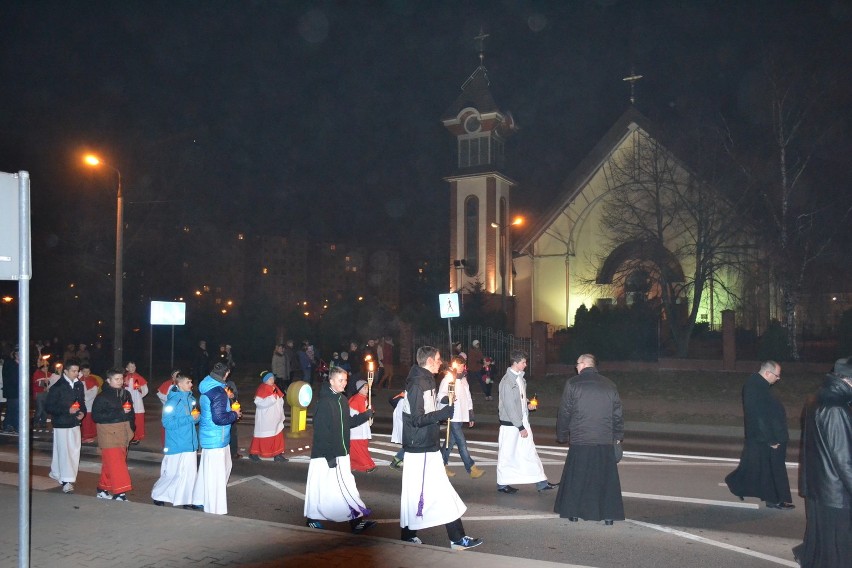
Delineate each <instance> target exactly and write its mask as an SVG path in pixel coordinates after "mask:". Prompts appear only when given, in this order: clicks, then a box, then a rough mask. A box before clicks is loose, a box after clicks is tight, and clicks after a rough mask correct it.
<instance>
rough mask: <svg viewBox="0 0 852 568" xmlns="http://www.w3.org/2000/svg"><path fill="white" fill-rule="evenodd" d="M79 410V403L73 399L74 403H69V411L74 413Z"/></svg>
mask: <svg viewBox="0 0 852 568" xmlns="http://www.w3.org/2000/svg"><path fill="white" fill-rule="evenodd" d="M79 410H80V403H79V402H77V401H76V400H75V401H74V404H72V405H71V412H74V413H75V414H76V413H77V412H78V411H79Z"/></svg>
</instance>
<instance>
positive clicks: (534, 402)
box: [530, 395, 538, 410]
mask: <svg viewBox="0 0 852 568" xmlns="http://www.w3.org/2000/svg"><path fill="white" fill-rule="evenodd" d="M530 406H532V408H531V409H530V410H538V397H537V396H536V395H533V397H532V398H531V399H530Z"/></svg>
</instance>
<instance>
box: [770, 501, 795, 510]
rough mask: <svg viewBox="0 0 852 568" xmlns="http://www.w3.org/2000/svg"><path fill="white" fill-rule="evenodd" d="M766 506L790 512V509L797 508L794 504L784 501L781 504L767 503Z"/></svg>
mask: <svg viewBox="0 0 852 568" xmlns="http://www.w3.org/2000/svg"><path fill="white" fill-rule="evenodd" d="M766 506H767V507H769V508H770V509H781V510H782V511H789V510H790V509H795V508H796V506H795V505H793V504H792V503H785V502H784V501H781V502H779V503H767V504H766Z"/></svg>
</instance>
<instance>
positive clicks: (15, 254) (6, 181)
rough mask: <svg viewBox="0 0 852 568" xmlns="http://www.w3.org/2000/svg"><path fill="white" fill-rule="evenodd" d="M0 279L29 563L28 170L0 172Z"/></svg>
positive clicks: (22, 566)
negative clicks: (10, 333)
mask: <svg viewBox="0 0 852 568" xmlns="http://www.w3.org/2000/svg"><path fill="white" fill-rule="evenodd" d="M0 203H2V204H3V207H2V208H0V280H17V281H18V360H19V361H20V364H19V365H18V392H19V393H20V396H19V398H18V404H19V407H20V410H19V412H18V416H19V417H20V418H19V424H18V432H19V434H20V435H19V436H18V566H19V568H29V565H30V453H31V451H32V449H31V447H30V418H29V417H30V377H29V373H30V365H29V362H30V278H32V265H33V263H32V258H31V256H30V254H31V252H30V250H31V249H30V174H29V172H26V171H19V172H18V173H16V174H8V173H3V172H0Z"/></svg>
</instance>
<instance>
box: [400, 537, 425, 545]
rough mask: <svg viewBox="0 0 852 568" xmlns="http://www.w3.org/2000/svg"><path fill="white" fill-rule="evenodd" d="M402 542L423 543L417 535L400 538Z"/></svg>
mask: <svg viewBox="0 0 852 568" xmlns="http://www.w3.org/2000/svg"><path fill="white" fill-rule="evenodd" d="M402 542H410V543H412V544H423V541H422V540H420V537H419V536H413V537H411V538H404V539H402Z"/></svg>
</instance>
